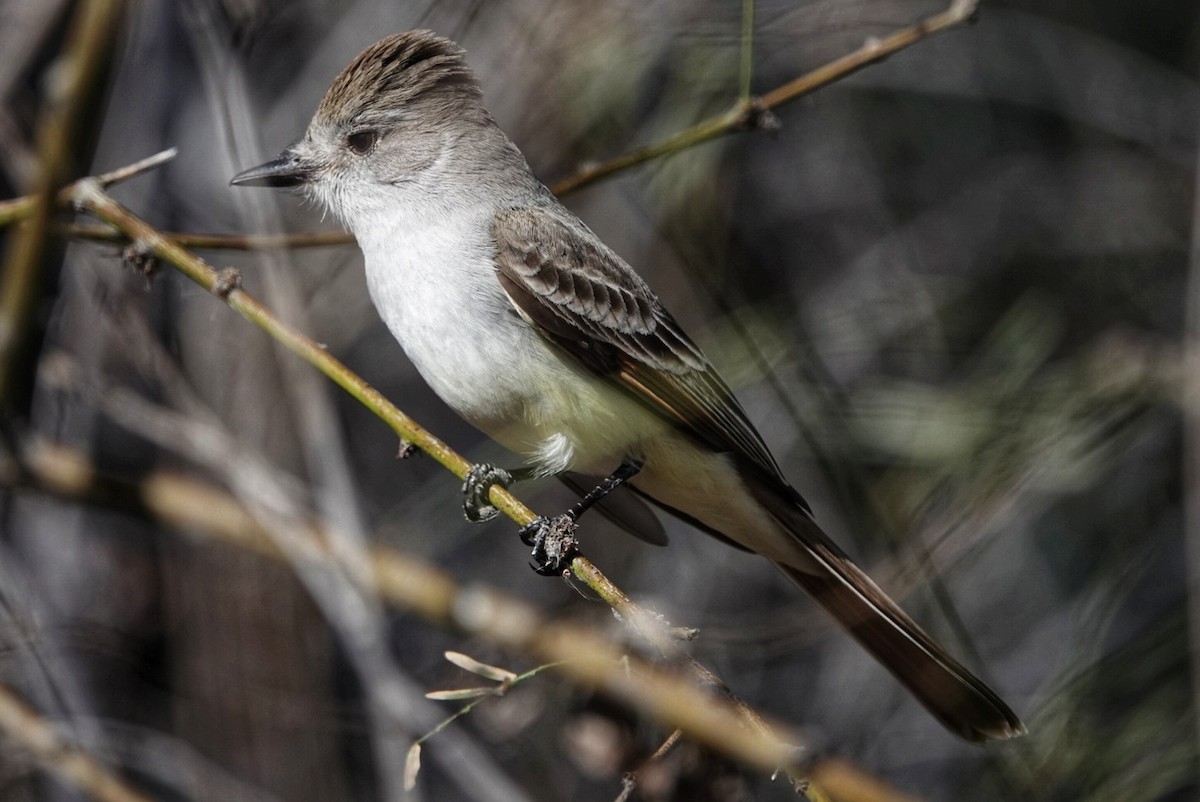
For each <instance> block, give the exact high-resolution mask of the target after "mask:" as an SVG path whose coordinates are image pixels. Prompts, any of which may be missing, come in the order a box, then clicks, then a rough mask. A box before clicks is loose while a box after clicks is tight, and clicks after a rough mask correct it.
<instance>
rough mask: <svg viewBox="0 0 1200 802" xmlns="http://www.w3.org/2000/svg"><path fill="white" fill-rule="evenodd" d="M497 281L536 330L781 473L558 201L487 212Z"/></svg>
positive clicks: (607, 253) (732, 406)
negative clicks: (492, 213)
mask: <svg viewBox="0 0 1200 802" xmlns="http://www.w3.org/2000/svg"><path fill="white" fill-rule="evenodd" d="M492 237H493V239H494V240H495V244H496V264H497V270H498V278H499V280H500V286H501V287H503V288H504V291H505V293H507V294H508V297H509V299H510V300H511V301H512V303H513V305H514V306H515V307H516V308H517V310H518V311H519V312H520V313H521V315H522V316H523V317H525V318H526V319H527V320H528V321H530V322H531V323H532V324H533V325H534V326H535V327H536V328H537V329H538V331H539V332H540V333H541V334H542V335H543V336H545V337H546V338H548V339H549V340H551V341H552V342H554V343H555V344H557V345H558V346H560V347H561V348H562V349H563V350H565V351H566V352H568V353H569V354H571V355H572V356H574V357H575V358H576V359H578V360H579V361H580V362H582V363H583V364H584V365H586V366H587V367H589V368H590V369H592V370H594V371H595V372H596V373H597V374H599V375H601V376H603V377H605V378H607V379H610V380H611V381H613V382H614V383H616V384H617V385H618V386H620V387H621V388H622V389H624V390H625V391H627V392H629V393H630V394H632V395H633V396H634V397H635V398H637V399H638V400H640V401H642V402H643V403H645V404H646V405H647V406H648V407H650V408H651V409H653V410H654V411H655V412H657V413H658V414H660V415H662V416H664V417H665V418H667V419H668V420H670V421H671V422H672V423H674V424H676V425H678V426H679V427H681V428H682V429H684V430H685V431H687V432H689V433H690V434H692V435H693V436H694V437H696V438H698V439H699V440H701V441H703V442H704V443H706V444H708V445H709V446H711V447H712V448H714V449H716V450H717V451H721V452H728V453H733V454H737V455H739V456H741V457H743V458H745V459H747V460H749V461H750V462H751V463H752V464H753V465H754V466H755V467H756V468H757V469H758V470H761V471H765V472H766V473H767V474H768V475H770V476H774V477H779V478H780V479H782V476H781V474H780V472H779V468H778V466H777V465H776V464H775V459H774V458H773V457H772V456H771V453H770V452H769V451H768V450H767V447H766V445H764V444H763V441H762V438H761V437H760V436H759V434H758V432H757V431H755V429H754V426H753V425H752V424H751V423H750V421H749V420H748V419H747V418H746V413H745V412H744V411H743V410H742V406H741V404H739V403H738V401H737V399H736V398H734V396H733V393H732V391H730V389H729V387H728V386H727V385H726V384H725V382H724V381H723V380H722V379H721V377H720V376H719V375H717V372H716V371H715V370H714V369H713V367H712V365H711V364H710V363H709V361H708V359H707V358H706V357H705V356H704V354H703V353H702V352H701V351H700V349H699V348H697V347H696V345H695V343H693V342H692V341H691V340H690V339H689V338H688V336H687V335H686V334H684V333H683V331H682V330H681V329H680V328H679V325H678V324H677V323H676V322H675V321H674V319H672V317H671V315H670V314H669V313H668V312H667V310H666V308H664V307H663V305H662V302H660V301H659V300H658V298H657V297H655V295H654V293H653V292H651V291H650V288H649V287H648V286H647V285H646V283H645V282H644V281H642V279H641V277H640V276H638V275H637V274H636V273H634V272H633V269H632V268H630V267H629V265H627V264H626V263H625V262H624V261H623V260H622V259H621V257H619V256H617V255H616V254H615V253H613V252H612V251H611V250H609V249H608V247H606V246H605V245H604V244H603V243H602V242H601V241H600V239H599V238H598V237H597V236H596V235H595V234H593V233H592V232H591V231H590V230H589V229H588V228H587V227H586V226H584V225H583V223H581V222H580V221H579V220H578V218H576V217H575V216H574V215H572V214H571V213H570V212H568V211H566V210H565V209H563V208H562V207H560V206H558V205H557V204H553V205H547V206H534V207H525V208H519V209H507V210H504V211H502V212H500V213H499V214H497V215H496V217H495V218H494V219H493V221H492Z"/></svg>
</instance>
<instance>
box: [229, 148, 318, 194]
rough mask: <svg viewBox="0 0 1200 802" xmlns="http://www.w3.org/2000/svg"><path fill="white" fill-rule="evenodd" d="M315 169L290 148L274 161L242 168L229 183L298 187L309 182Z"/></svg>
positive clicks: (253, 185)
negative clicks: (246, 168) (247, 168)
mask: <svg viewBox="0 0 1200 802" xmlns="http://www.w3.org/2000/svg"><path fill="white" fill-rule="evenodd" d="M315 169H316V168H315V167H314V166H313V165H312V164H311V163H309V162H306V161H304V160H303V159H301V158H300V157H299V156H297V155H296V154H295V153H293V152H292V151H291V150H290V149H289V150H285V151H284V152H283V153H280V154H279V156H278V158H276V159H274V160H273V161H269V162H267V163H266V164H260V165H259V166H257V167H251V168H250V169H249V170H242V171H241V172H240V173H238V174H237V175H235V176H234V177H233V178H231V179H230V180H229V183H230V184H232V185H234V186H242V187H296V186H300V185H301V184H304V183H307V182H308V181H309V179H311V178H312V174H313V171H314V170H315Z"/></svg>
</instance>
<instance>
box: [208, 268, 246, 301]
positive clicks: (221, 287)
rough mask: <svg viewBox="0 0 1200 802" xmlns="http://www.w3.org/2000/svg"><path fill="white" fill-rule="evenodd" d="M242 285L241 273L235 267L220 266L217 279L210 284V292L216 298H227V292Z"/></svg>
mask: <svg viewBox="0 0 1200 802" xmlns="http://www.w3.org/2000/svg"><path fill="white" fill-rule="evenodd" d="M241 286H242V273H241V271H240V270H238V269H237V268H236V267H226V268H222V269H221V271H220V272H218V273H217V279H216V281H214V282H213V285H212V294H213V295H215V296H217V297H218V298H222V299H224V298H228V297H229V293H231V292H233V291H234V290H236V289H240V288H241Z"/></svg>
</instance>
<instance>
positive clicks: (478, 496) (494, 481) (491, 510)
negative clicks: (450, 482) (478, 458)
mask: <svg viewBox="0 0 1200 802" xmlns="http://www.w3.org/2000/svg"><path fill="white" fill-rule="evenodd" d="M512 483H513V475H512V474H511V473H510V472H508V471H506V470H504V469H503V468H497V467H496V466H495V465H489V464H488V463H486V462H481V463H479V464H478V465H472V466H471V470H469V471H467V476H466V478H465V479H464V480H463V486H462V492H463V514H464V515H466V516H467V520H468V521H470V522H472V523H482V522H484V521H490V520H492V519H493V518H495V517H496V516H497V515H498V514H499V513H500V510H498V509H496V508H495V507H493V506H492V504H491V502H490V501H488V493H489V492H491V489H492V485H500V486H501V487H503V488H507V487H508V486H509V485H510V484H512Z"/></svg>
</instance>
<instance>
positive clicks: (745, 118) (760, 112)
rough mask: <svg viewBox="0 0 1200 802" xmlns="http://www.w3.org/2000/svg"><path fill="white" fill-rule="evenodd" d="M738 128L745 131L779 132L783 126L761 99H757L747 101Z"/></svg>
mask: <svg viewBox="0 0 1200 802" xmlns="http://www.w3.org/2000/svg"><path fill="white" fill-rule="evenodd" d="M737 127H738V128H740V129H743V130H758V131H778V130H779V129H780V128H782V127H783V124H782V123H781V122H780V121H779V117H777V116H776V115H775V112H773V111H771V109H769V108H767V105H766V104H765V103H763V99H762V98H761V97H755V98H751V99H750V100H749V101H747V103H746V105H745V106H744V109H743V111H742V119H741V120H740V121H739V122H738V125H737Z"/></svg>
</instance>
